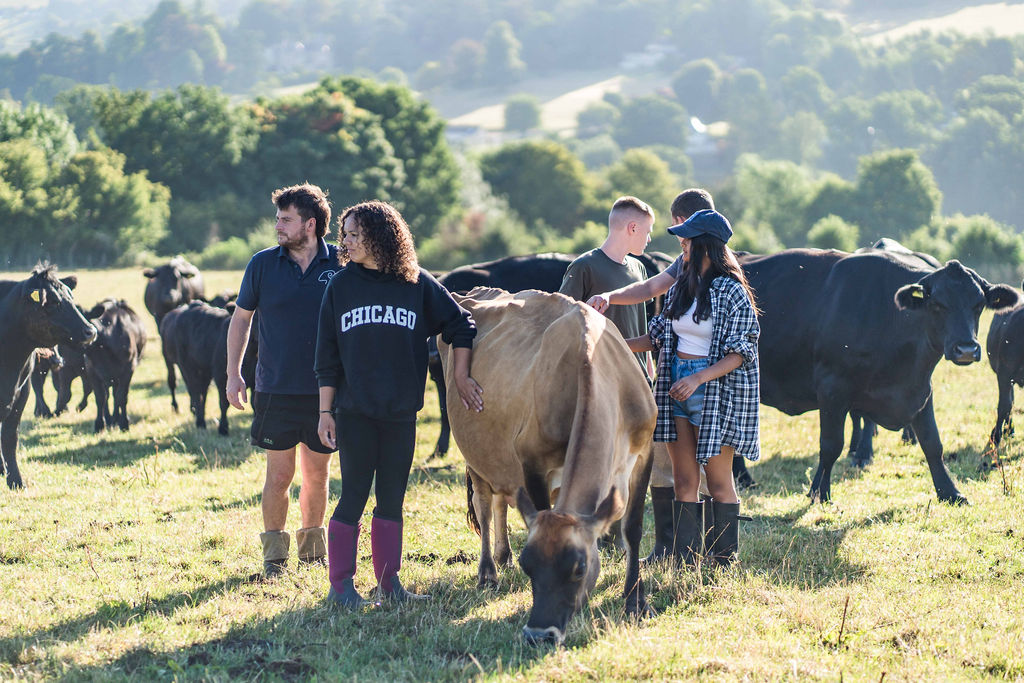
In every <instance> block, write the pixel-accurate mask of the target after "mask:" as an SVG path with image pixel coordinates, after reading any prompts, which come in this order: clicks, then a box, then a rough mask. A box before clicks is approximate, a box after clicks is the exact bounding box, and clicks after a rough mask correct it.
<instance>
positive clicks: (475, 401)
mask: <svg viewBox="0 0 1024 683" xmlns="http://www.w3.org/2000/svg"><path fill="white" fill-rule="evenodd" d="M455 388H456V389H458V391H459V398H461V399H462V405H464V406H466V410H475V411H476V412H478V413H479V412H480V411H481V410H483V409H484V390H483V388H482V387H481V386H480V385H479V384H477V383H476V380H475V379H473V378H472V377H470V376H469V375H465V376H463V377H456V378H455Z"/></svg>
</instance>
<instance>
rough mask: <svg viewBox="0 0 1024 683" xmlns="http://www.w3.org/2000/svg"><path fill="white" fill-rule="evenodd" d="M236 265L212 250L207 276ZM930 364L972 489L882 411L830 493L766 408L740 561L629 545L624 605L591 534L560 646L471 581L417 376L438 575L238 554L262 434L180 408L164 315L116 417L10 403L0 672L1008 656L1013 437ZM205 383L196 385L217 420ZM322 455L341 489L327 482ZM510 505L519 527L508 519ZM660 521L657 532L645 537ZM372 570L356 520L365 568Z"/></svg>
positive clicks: (474, 552) (414, 544) (919, 668)
mask: <svg viewBox="0 0 1024 683" xmlns="http://www.w3.org/2000/svg"><path fill="white" fill-rule="evenodd" d="M79 276H80V279H81V284H80V286H79V288H78V290H77V292H76V294H77V297H78V299H79V300H80V301H81V302H82V303H83V304H86V305H89V304H91V303H93V302H94V301H96V300H97V299H99V298H100V297H102V296H104V295H107V294H116V295H119V296H124V297H125V298H127V299H128V300H129V302H131V303H132V304H133V305H135V306H136V307H137V308H138V310H139V311H140V313H141V312H144V307H143V306H142V302H141V297H142V289H143V278H142V276H141V275H140V274H139V272H138V271H137V270H120V271H80V272H79ZM18 277H22V275H20V274H19V276H18ZM238 280H239V273H209V274H207V283H208V287H209V289H210V291H217V290H219V289H220V288H222V287H237V283H238ZM146 315H147V316H148V314H146ZM990 317H991V316H990V315H988V314H986V316H985V317H984V318H983V321H982V326H983V330H982V334H984V332H985V330H986V329H987V326H988V321H989V320H990ZM149 324H150V325H151V326H152V321H151V320H150V321H149ZM935 380H936V381H935V386H936V407H937V413H938V422H939V425H940V429H941V432H942V438H943V442H944V444H945V447H946V453H947V455H948V457H949V460H950V468H951V470H952V471H953V474H954V477H955V479H956V481H957V482H958V484H959V485H960V488H961V491H962V492H963V493H964V494H965V495H966V496H967V497H968V498H969V499H970V501H971V503H972V505H971V506H970V507H964V508H954V507H949V506H946V505H943V504H940V503H938V502H937V500H936V499H935V493H934V490H933V489H932V484H931V480H930V478H929V476H928V473H927V468H926V466H925V464H924V459H923V456H922V454H921V452H920V450H919V449H918V448H917V447H916V446H915V447H910V446H905V445H903V444H901V443H900V441H899V435H898V434H895V433H891V432H883V433H882V434H881V435H880V436H879V437H878V439H877V441H876V446H877V455H876V460H875V463H874V464H873V465H872V466H871V467H870V468H869V469H868V470H867V471H866V472H860V471H858V470H855V469H853V468H850V467H848V466H847V465H846V462H845V459H844V460H843V461H841V462H840V464H838V465H837V468H836V471H835V474H834V478H833V487H832V491H833V497H834V500H835V502H834V503H833V504H830V505H824V506H822V505H818V504H811V503H810V502H809V501H808V499H807V498H806V496H805V492H806V489H807V486H808V483H809V479H810V475H811V474H812V473H813V469H814V464H815V462H816V457H817V456H816V452H817V445H816V443H817V421H816V420H817V415H816V413H811V414H809V415H805V416H801V417H798V418H789V417H785V416H782V415H780V414H779V413H777V412H775V411H773V410H771V409H765V410H764V411H763V416H764V421H763V433H762V441H763V450H764V457H763V459H762V461H761V462H759V463H757V464H755V465H753V466H752V467H751V471H752V473H753V475H754V477H755V478H757V479H758V481H759V482H760V484H761V485H760V487H759V488H758V489H756V490H755V492H753V493H750V494H747V495H746V496H745V497H744V508H745V511H746V512H748V513H750V514H751V515H752V516H753V517H754V521H752V522H748V523H746V524H745V526H744V527H743V531H742V535H741V554H742V563H741V565H740V566H738V567H736V568H734V569H731V570H728V571H721V572H714V573H703V574H701V575H696V574H693V573H690V572H678V573H676V572H672V571H670V570H669V569H667V568H666V567H664V566H662V567H656V568H655V569H653V571H652V570H645V571H644V577H645V579H646V581H647V586H648V590H649V593H650V597H651V601H652V604H653V605H654V606H655V607H656V608H657V610H658V612H659V615H658V616H656V617H654V618H651V619H647V620H645V621H643V622H641V623H633V622H630V621H628V620H626V619H624V617H623V615H622V612H621V597H620V593H621V582H622V580H623V575H624V571H623V567H622V562H621V560H620V559H619V558H617V557H615V556H613V555H610V554H609V555H605V556H604V557H603V569H602V573H601V577H600V579H599V581H598V587H597V590H596V591H595V593H594V595H593V597H592V600H591V603H590V605H589V606H588V608H587V609H586V610H585V611H584V612H583V614H581V615H579V616H577V618H576V619H575V620H574V621H573V622H572V624H571V626H570V634H569V637H568V639H567V642H566V647H564V648H560V649H555V648H550V647H541V648H536V649H534V648H528V647H524V646H523V645H522V643H521V640H520V637H519V629H520V628H521V626H522V625H523V624H524V623H525V620H526V615H527V612H528V610H529V605H530V602H531V600H530V594H529V585H528V582H527V581H526V579H525V577H524V576H523V574H522V573H521V572H520V571H519V570H518V568H512V569H508V570H504V571H503V573H502V574H501V587H500V589H499V590H498V591H496V592H482V591H479V590H477V589H476V585H475V584H476V579H475V576H476V558H477V556H478V553H479V542H478V540H477V538H476V536H474V535H473V534H472V532H471V531H470V530H469V529H468V528H467V527H466V524H465V516H464V510H465V494H464V489H463V483H462V470H463V468H462V462H461V456H460V455H459V454H458V452H457V451H456V450H455V449H454V448H453V452H452V453H451V454H450V455H449V456H448V457H447V458H445V459H444V460H443V461H441V462H439V463H438V462H436V461H435V462H430V463H428V462H427V461H426V458H427V456H428V455H429V453H430V451H431V448H432V445H433V441H434V439H435V437H436V434H437V430H438V421H437V416H438V413H437V404H436V399H435V397H434V394H433V392H432V391H431V392H428V394H427V407H426V409H425V410H424V412H423V413H422V414H421V417H420V427H419V438H418V443H417V451H416V461H415V465H414V468H413V473H412V480H411V483H410V488H409V495H408V499H407V509H406V525H407V532H406V547H405V553H406V559H405V564H404V566H403V569H402V575H403V578H404V579H406V582H407V583H409V584H412V585H413V586H414V587H415V588H416V589H418V590H421V591H427V592H430V593H432V594H433V596H434V598H433V600H432V601H431V602H429V603H427V604H423V605H416V606H412V607H400V608H396V607H385V608H381V609H377V610H375V611H373V612H370V613H366V614H349V613H344V612H340V611H337V610H335V609H332V608H331V607H329V606H327V605H326V604H325V603H324V596H325V594H326V592H327V579H326V571H325V570H324V569H323V568H294V567H293V568H292V569H291V570H290V571H289V572H288V573H287V574H286V575H285V576H284V577H282V578H281V579H280V580H278V581H276V582H273V583H259V582H251V581H250V580H249V576H250V575H251V574H252V573H253V572H255V571H256V570H257V569H258V567H259V555H258V539H257V535H258V533H259V532H260V531H261V529H262V527H261V521H260V511H259V491H260V488H261V486H262V477H263V458H262V456H261V454H260V452H259V451H256V450H254V449H252V448H251V447H250V446H249V445H248V440H247V429H248V423H249V419H248V416H247V415H243V414H241V413H239V412H237V411H234V410H232V411H231V413H230V419H231V420H232V422H231V430H232V431H231V435H230V436H229V437H220V436H218V435H217V434H216V431H215V430H212V429H211V430H210V431H208V432H206V433H203V432H198V431H197V430H195V429H194V427H192V426H191V420H190V419H189V415H188V413H187V411H183V412H182V413H180V414H177V415H175V414H173V413H172V412H171V411H170V405H169V403H170V401H169V397H168V395H167V391H166V387H165V383H164V378H163V367H162V361H161V358H160V349H159V340H158V339H156V338H155V336H154V338H153V339H152V340H151V342H150V346H149V348H148V349H147V353H146V358H145V360H144V362H143V364H142V365H141V366H140V368H139V371H138V372H137V374H136V377H135V382H134V385H133V390H132V394H131V401H130V406H129V415H130V417H131V419H132V427H131V429H130V431H128V432H127V433H122V432H119V431H115V432H112V433H107V434H102V435H99V436H97V435H94V434H93V432H92V418H93V417H94V416H95V414H94V413H93V412H92V406H90V408H89V409H88V410H87V411H86V412H85V413H84V414H77V413H74V412H72V413H71V414H65V415H63V416H61V417H60V418H57V419H54V420H45V421H40V420H36V419H33V418H31V417H29V418H27V419H26V420H25V421H24V422H23V424H22V432H21V434H22V444H21V450H20V460H21V463H22V471H23V474H24V476H25V480H26V485H27V488H26V489H25V490H24V491H21V492H10V491H7V490H6V489H4V490H2V491H0V576H2V581H0V615H2V618H0V679H4V680H11V679H51V678H60V679H68V680H104V681H106V680H110V679H115V680H119V679H136V680H152V679H165V680H172V679H189V680H196V679H200V680H205V679H213V680H226V679H245V680H249V679H260V680H293V679H300V680H305V679H309V678H313V677H318V678H320V679H322V680H342V679H359V680H387V681H399V680H401V681H406V680H464V679H471V678H485V679H496V680H507V679H529V680H544V681H579V680H598V679H600V680H608V679H611V680H615V679H629V680H635V679H645V678H651V679H669V680H690V679H710V680H742V679H753V680H765V679H773V680H775V679H781V680H805V679H823V680H830V681H835V680H840V679H841V678H842V679H843V680H871V681H877V680H880V679H881V678H882V677H883V675H884V676H885V679H886V680H903V679H911V680H949V679H985V680H990V679H993V678H995V679H1008V680H1014V679H1018V680H1019V679H1021V678H1024V654H1022V653H1024V623H1022V621H1024V617H1022V615H1024V591H1022V590H1021V587H1022V586H1024V512H1022V511H1021V507H1022V506H1021V488H1022V487H1024V476H1022V469H1024V460H1022V458H1021V453H1022V448H1021V445H1020V444H1021V441H1019V440H1012V439H1011V440H1010V441H1009V442H1008V443H1007V444H1006V445H1005V446H1004V448H1003V449H1002V451H1001V457H1002V462H1003V465H1004V468H1005V469H1004V473H1005V477H1006V482H1007V484H1008V486H1009V488H1010V491H1009V493H1008V494H1005V493H1004V485H1003V476H1002V475H1003V473H1001V472H999V471H980V470H979V467H978V466H979V463H980V462H981V460H982V453H983V450H984V445H985V442H986V440H987V436H988V433H989V431H990V430H991V427H992V424H993V422H994V420H995V403H996V389H995V377H994V375H993V374H992V372H991V370H990V369H989V368H988V366H987V365H986V364H985V363H979V364H976V365H974V366H972V367H969V368H956V367H953V366H952V365H951V364H948V363H944V364H942V365H940V367H939V369H938V370H937V372H936V375H935ZM78 391H79V389H78V385H77V383H76V385H75V399H76V400H77V397H78V395H79V394H78ZM491 395H492V396H496V394H491ZM49 399H50V401H51V403H52V400H53V395H52V390H51V391H50V393H49ZM491 400H494V399H493V398H492V399H491ZM214 403H215V401H214V400H213V394H212V392H211V400H210V404H209V405H208V417H209V418H211V423H212V419H213V418H214V417H215V409H214V407H213V405H214ZM1018 419H1019V418H1018ZM332 470H333V473H334V479H333V480H332V482H331V494H332V501H331V506H333V504H334V501H336V500H337V495H338V493H339V490H340V487H339V483H340V482H339V480H338V478H337V477H338V470H337V465H336V464H334V465H333V466H332ZM296 483H297V482H296ZM296 492H297V488H296V489H293V509H292V510H291V513H290V520H291V521H292V524H291V526H292V527H293V528H294V526H295V522H296V521H297V520H298V510H297V502H295V501H294V494H295V493H296ZM367 509H368V510H369V509H372V501H371V503H370V505H368V506H367ZM368 521H369V520H368V519H367V520H364V524H367V525H368ZM510 522H511V526H512V542H513V548H514V550H516V551H518V549H519V548H521V546H522V543H523V541H524V532H523V528H522V524H521V523H520V521H519V519H518V517H517V516H514V515H513V516H510ZM650 543H651V540H650V534H649V533H648V534H647V535H645V539H644V543H643V549H644V550H646V549H647V548H648V547H649V546H650ZM372 583H373V578H372V570H371V565H370V553H369V539H368V534H364V536H363V538H362V539H361V542H360V566H359V573H358V575H357V578H356V585H357V587H359V588H360V589H361V590H363V591H364V592H365V591H366V590H368V589H369V588H370V587H371V585H372ZM844 612H845V619H844Z"/></svg>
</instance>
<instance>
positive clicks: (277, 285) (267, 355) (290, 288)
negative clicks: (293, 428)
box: [235, 238, 341, 394]
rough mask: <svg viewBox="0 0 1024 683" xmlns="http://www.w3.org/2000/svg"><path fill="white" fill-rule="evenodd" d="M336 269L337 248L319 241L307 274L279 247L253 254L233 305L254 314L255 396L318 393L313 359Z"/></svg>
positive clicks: (285, 250)
mask: <svg viewBox="0 0 1024 683" xmlns="http://www.w3.org/2000/svg"><path fill="white" fill-rule="evenodd" d="M340 269H341V266H340V265H339V264H338V248H337V247H336V246H334V245H333V244H332V245H328V244H327V242H326V241H324V240H323V238H321V239H320V249H319V251H318V253H317V255H316V257H314V258H313V260H312V261H311V262H310V264H309V267H308V268H307V269H306V272H302V270H301V269H300V268H299V264H298V263H296V262H295V261H293V260H292V259H291V258H290V257H289V256H288V250H287V249H285V248H284V247H281V246H277V247H271V248H269V249H264V250H263V251H260V252H257V253H256V255H255V256H253V257H252V259H251V260H250V261H249V265H247V266H246V267H245V275H244V276H242V285H241V287H240V288H239V292H238V299H237V300H236V302H235V304H236V305H237V306H239V307H240V308H244V309H245V310H247V311H256V312H257V313H258V316H257V318H258V323H257V325H258V331H259V357H258V360H257V362H256V391H260V392H265V393H268V394H317V393H319V388H318V386H317V381H316V375H315V374H314V373H313V356H314V355H315V353H316V331H317V321H318V320H319V318H320V302H321V300H322V299H323V298H324V290H325V289H327V283H328V282H330V281H331V278H332V277H334V274H335V273H337V272H338V271H339V270H340Z"/></svg>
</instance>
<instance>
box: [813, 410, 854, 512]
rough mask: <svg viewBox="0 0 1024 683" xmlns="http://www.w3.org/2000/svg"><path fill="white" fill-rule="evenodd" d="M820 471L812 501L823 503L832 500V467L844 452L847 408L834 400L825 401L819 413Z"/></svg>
mask: <svg viewBox="0 0 1024 683" xmlns="http://www.w3.org/2000/svg"><path fill="white" fill-rule="evenodd" d="M818 424H819V429H820V434H819V436H818V449H819V450H818V471H817V472H815V473H814V479H813V481H812V482H811V490H810V493H809V494H808V495H809V496H810V497H811V499H812V500H815V499H817V500H819V501H821V502H822V503H825V502H828V501H829V500H830V499H831V483H832V466H833V465H835V463H836V460H838V459H839V454H840V453H842V451H843V427H845V426H846V407H845V406H840V405H838V404H837V403H836V402H835V401H834V400H828V401H823V402H822V403H821V408H820V409H819V411H818Z"/></svg>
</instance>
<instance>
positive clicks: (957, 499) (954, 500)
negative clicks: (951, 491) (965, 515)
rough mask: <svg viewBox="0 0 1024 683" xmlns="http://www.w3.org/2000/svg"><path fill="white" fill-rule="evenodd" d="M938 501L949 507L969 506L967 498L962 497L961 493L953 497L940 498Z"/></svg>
mask: <svg viewBox="0 0 1024 683" xmlns="http://www.w3.org/2000/svg"><path fill="white" fill-rule="evenodd" d="M939 500H941V501H942V502H943V503H949V504H950V505H956V506H961V505H970V503H969V502H968V500H967V497H966V496H964V495H963V494H962V493H956V494H955V495H952V496H942V497H940V498H939Z"/></svg>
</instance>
